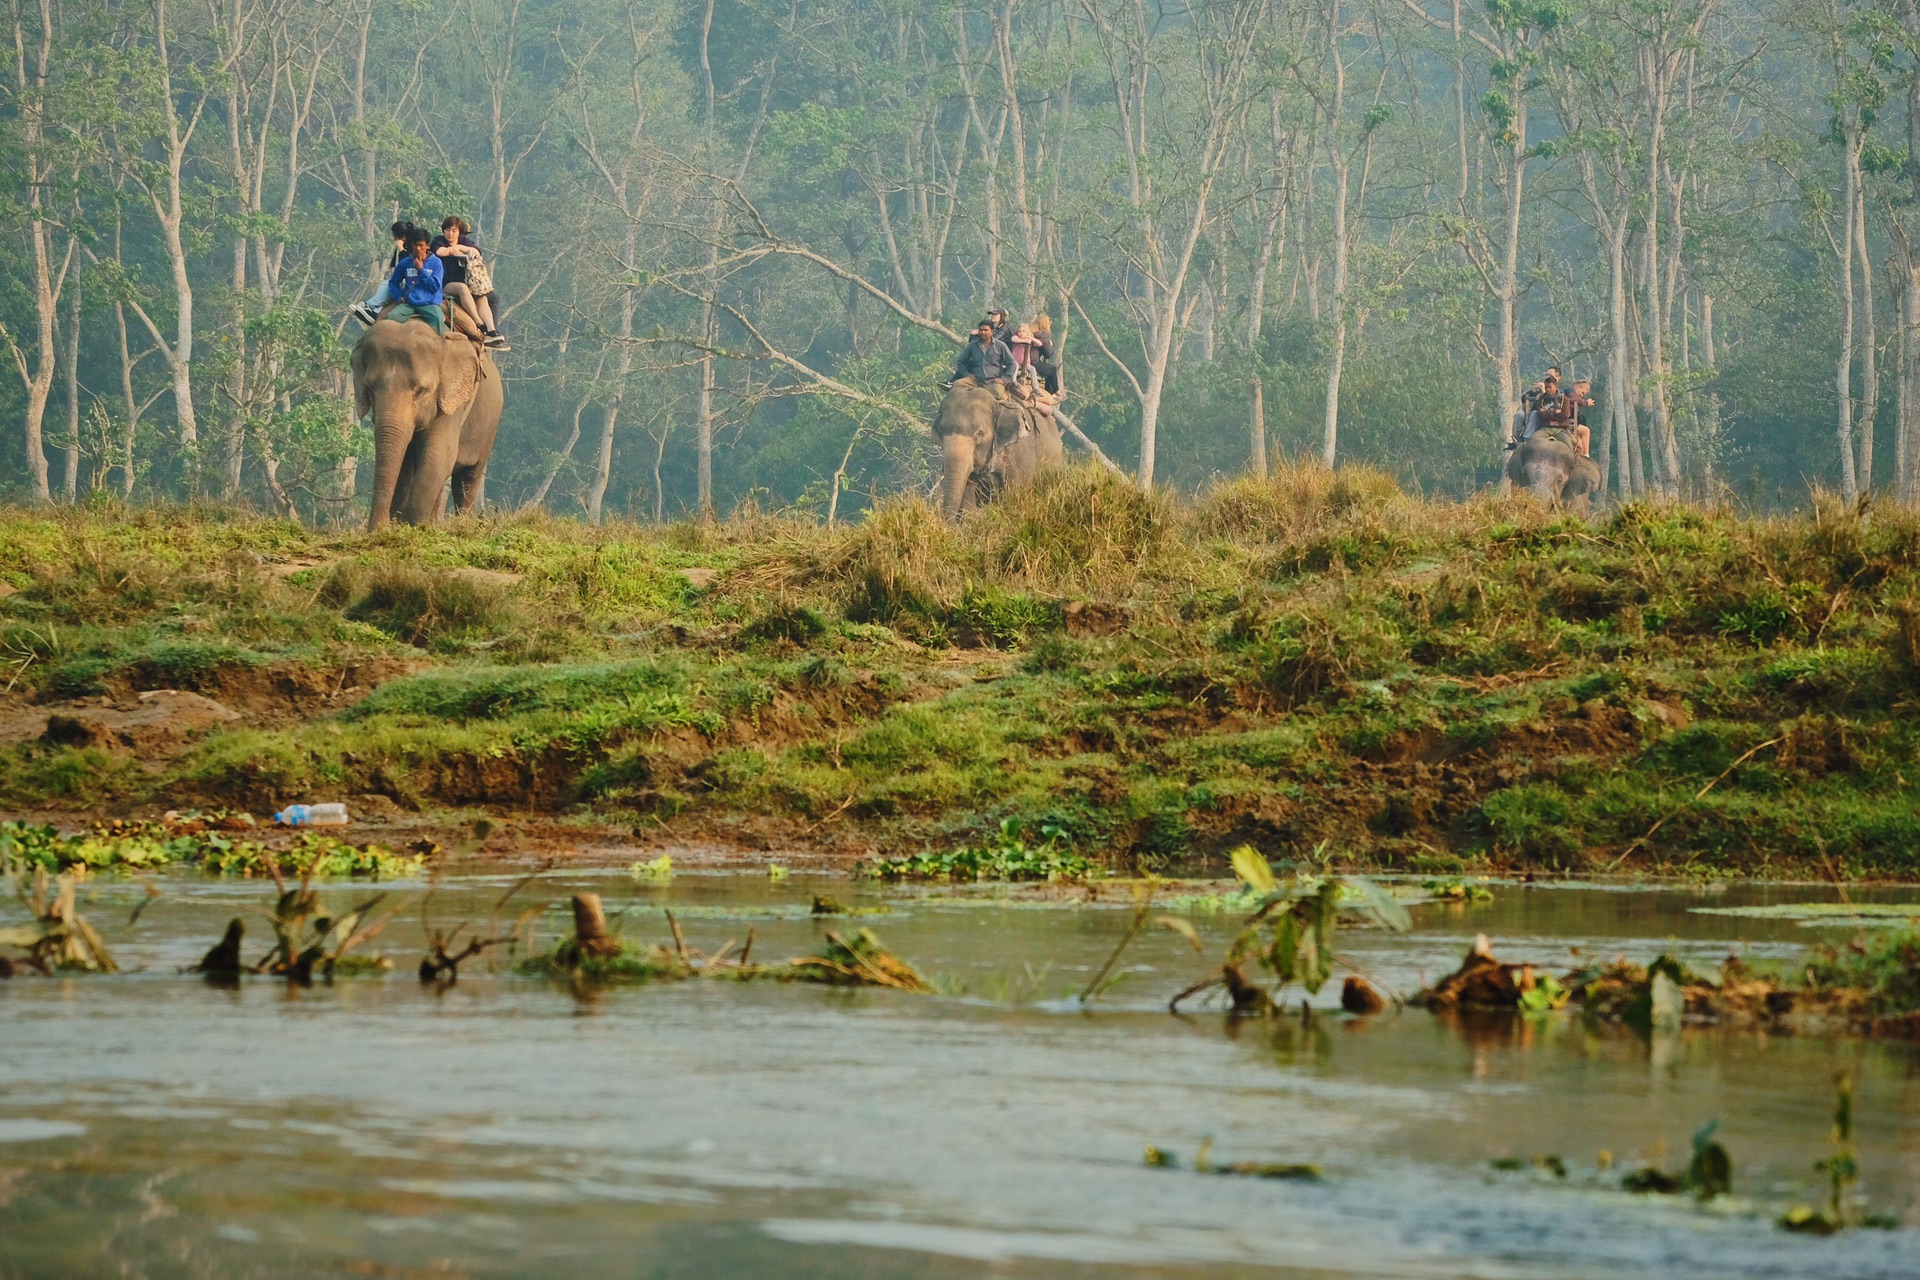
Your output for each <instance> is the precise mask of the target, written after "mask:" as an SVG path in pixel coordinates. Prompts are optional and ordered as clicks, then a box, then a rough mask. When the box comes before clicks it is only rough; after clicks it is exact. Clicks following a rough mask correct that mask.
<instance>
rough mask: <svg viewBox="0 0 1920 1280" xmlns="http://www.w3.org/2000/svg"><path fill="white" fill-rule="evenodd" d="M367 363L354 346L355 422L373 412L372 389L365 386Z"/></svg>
mask: <svg viewBox="0 0 1920 1280" xmlns="http://www.w3.org/2000/svg"><path fill="white" fill-rule="evenodd" d="M365 341H366V339H364V338H362V339H361V342H365ZM367 362H368V357H366V356H365V355H364V354H363V353H362V352H361V350H360V348H359V346H357V345H356V346H355V347H354V349H353V419H354V421H355V422H358V421H359V420H360V419H362V418H364V417H366V416H367V415H368V414H370V413H372V412H373V388H372V387H370V386H368V385H367V371H366V369H365V367H364V364H365V363H367Z"/></svg>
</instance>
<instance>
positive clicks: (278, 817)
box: [273, 804, 347, 827]
mask: <svg viewBox="0 0 1920 1280" xmlns="http://www.w3.org/2000/svg"><path fill="white" fill-rule="evenodd" d="M273 820H274V821H275V822H277V823H279V824H280V825H281V826H283V827H339V826H345V825H346V821H347V806H345V805H344V804H290V805H288V806H287V807H286V808H284V809H282V810H281V811H280V812H278V813H276V814H274V815H273Z"/></svg>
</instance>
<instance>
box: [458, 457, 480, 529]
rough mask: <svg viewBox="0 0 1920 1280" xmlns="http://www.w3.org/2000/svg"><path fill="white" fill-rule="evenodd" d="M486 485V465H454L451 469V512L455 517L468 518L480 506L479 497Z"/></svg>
mask: <svg viewBox="0 0 1920 1280" xmlns="http://www.w3.org/2000/svg"><path fill="white" fill-rule="evenodd" d="M486 483H487V464H486V463H485V462H484V461H483V462H480V463H477V464H474V465H471V466H461V465H456V466H455V467H454V468H453V510H454V514H455V515H462V516H468V515H472V514H473V509H474V508H475V507H477V506H479V505H480V495H481V493H482V492H483V490H484V488H485V485H486Z"/></svg>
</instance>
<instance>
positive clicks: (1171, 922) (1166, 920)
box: [1154, 916, 1206, 954]
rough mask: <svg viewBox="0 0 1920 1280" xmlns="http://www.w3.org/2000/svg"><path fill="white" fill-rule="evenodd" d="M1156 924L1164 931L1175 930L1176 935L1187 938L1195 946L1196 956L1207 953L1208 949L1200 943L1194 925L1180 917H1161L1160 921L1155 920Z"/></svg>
mask: <svg viewBox="0 0 1920 1280" xmlns="http://www.w3.org/2000/svg"><path fill="white" fill-rule="evenodd" d="M1154 923H1155V924H1157V925H1159V926H1160V927H1161V928H1163V929H1171V930H1173V931H1174V932H1175V933H1177V934H1179V935H1180V936H1181V937H1183V938H1185V939H1186V940H1187V941H1188V942H1191V943H1192V944H1193V950H1194V952H1195V954H1200V953H1203V952H1205V950H1206V948H1205V947H1204V946H1203V945H1202V944H1201V942H1200V935H1199V933H1197V932H1196V931H1195V930H1194V927H1193V926H1192V925H1190V924H1188V923H1187V922H1186V921H1185V920H1182V919H1181V918H1180V917H1178V916H1161V917H1160V918H1159V919H1157V920H1155V921H1154Z"/></svg>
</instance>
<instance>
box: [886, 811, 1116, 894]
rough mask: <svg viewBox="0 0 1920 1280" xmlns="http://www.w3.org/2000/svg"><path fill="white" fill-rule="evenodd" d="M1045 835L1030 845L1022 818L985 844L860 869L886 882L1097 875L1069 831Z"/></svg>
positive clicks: (1048, 829) (1048, 827) (1049, 828)
mask: <svg viewBox="0 0 1920 1280" xmlns="http://www.w3.org/2000/svg"><path fill="white" fill-rule="evenodd" d="M1039 834H1040V837H1041V838H1040V841H1039V842H1038V843H1032V842H1029V841H1028V839H1027V837H1026V836H1025V835H1024V834H1023V825H1022V823H1021V822H1020V820H1019V819H1018V818H1007V819H1004V820H1003V821H1002V822H1001V823H1000V827H999V830H998V831H996V832H995V833H994V834H993V835H992V836H991V837H989V838H988V839H987V840H986V841H984V842H983V843H981V844H978V845H968V846H964V847H962V848H959V849H949V850H946V851H944V852H941V853H917V854H908V855H905V856H902V857H898V858H880V859H877V860H875V861H873V862H863V863H861V864H860V867H859V870H860V871H861V872H862V873H863V874H865V875H869V876H872V877H874V878H876V879H881V880H976V881H977V880H1083V879H1086V878H1088V877H1089V876H1092V875H1095V874H1097V868H1096V867H1095V866H1094V864H1093V863H1092V862H1091V861H1089V860H1088V859H1087V858H1084V857H1082V856H1081V855H1079V854H1077V853H1075V852H1073V851H1072V849H1071V848H1070V847H1068V846H1069V844H1070V841H1069V839H1068V836H1067V833H1066V831H1065V830H1064V829H1063V828H1061V827H1059V826H1056V825H1054V824H1051V823H1048V824H1043V825H1042V826H1041V827H1040V832H1039Z"/></svg>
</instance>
